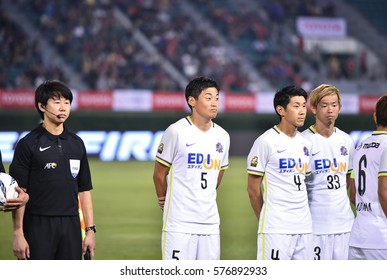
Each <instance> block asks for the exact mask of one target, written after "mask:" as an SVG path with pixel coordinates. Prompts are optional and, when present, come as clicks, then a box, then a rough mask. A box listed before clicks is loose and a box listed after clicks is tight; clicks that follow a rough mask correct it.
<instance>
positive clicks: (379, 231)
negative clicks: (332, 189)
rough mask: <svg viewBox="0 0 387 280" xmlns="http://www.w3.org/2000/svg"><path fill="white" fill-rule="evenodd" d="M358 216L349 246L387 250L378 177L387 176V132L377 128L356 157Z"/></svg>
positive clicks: (384, 216)
mask: <svg viewBox="0 0 387 280" xmlns="http://www.w3.org/2000/svg"><path fill="white" fill-rule="evenodd" d="M353 170H354V179H355V184H356V212H357V215H356V218H355V222H354V223H353V227H352V232H351V236H350V240H349V245H350V246H352V247H357V248H364V249H387V217H386V215H385V214H384V212H383V209H382V207H381V205H380V202H379V197H378V177H379V176H387V132H384V131H374V132H373V133H372V135H371V136H369V137H368V138H366V139H365V140H363V141H362V142H361V144H360V145H359V146H358V147H357V148H356V151H355V154H354V157H353Z"/></svg>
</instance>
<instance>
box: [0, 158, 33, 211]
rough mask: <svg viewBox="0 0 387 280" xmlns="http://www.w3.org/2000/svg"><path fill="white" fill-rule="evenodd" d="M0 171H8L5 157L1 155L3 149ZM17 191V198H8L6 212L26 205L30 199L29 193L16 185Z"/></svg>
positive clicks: (4, 207)
mask: <svg viewBox="0 0 387 280" xmlns="http://www.w3.org/2000/svg"><path fill="white" fill-rule="evenodd" d="M0 172H2V173H6V172H5V168H4V165H3V157H2V156H1V151H0ZM16 191H17V193H18V197H17V198H8V199H7V200H6V202H5V204H4V206H3V211H4V212H9V211H13V210H16V209H17V208H19V207H21V206H23V205H25V204H26V203H27V201H28V199H29V196H28V194H27V193H26V192H25V191H24V190H22V189H21V188H20V187H16Z"/></svg>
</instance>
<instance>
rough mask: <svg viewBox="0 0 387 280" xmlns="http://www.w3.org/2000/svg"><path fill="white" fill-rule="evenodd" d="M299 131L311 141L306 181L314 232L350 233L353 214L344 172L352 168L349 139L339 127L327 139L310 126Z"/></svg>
mask: <svg viewBox="0 0 387 280" xmlns="http://www.w3.org/2000/svg"><path fill="white" fill-rule="evenodd" d="M302 134H303V136H305V137H306V138H308V139H309V140H311V141H312V150H311V157H312V161H311V170H312V174H311V176H309V177H308V178H307V181H306V183H307V187H308V197H309V207H310V211H311V213H312V220H313V233H314V234H339V233H346V232H350V231H351V228H352V224H353V219H354V215H353V211H352V209H351V205H350V202H349V197H348V194H347V174H348V173H349V172H351V171H352V156H353V152H354V149H355V148H354V144H353V141H352V138H351V137H350V136H349V135H348V134H346V133H345V132H343V131H341V130H340V129H338V128H335V129H334V132H333V134H332V135H331V136H330V137H328V138H327V137H324V136H322V135H321V134H319V133H317V132H316V130H315V129H314V127H313V126H311V127H309V128H308V129H307V130H305V131H303V132H302Z"/></svg>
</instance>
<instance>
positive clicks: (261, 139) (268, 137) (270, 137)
mask: <svg viewBox="0 0 387 280" xmlns="http://www.w3.org/2000/svg"><path fill="white" fill-rule="evenodd" d="M280 135H281V132H280V131H279V130H277V129H276V128H275V127H271V128H269V129H268V130H266V131H264V132H263V133H262V134H261V135H258V137H257V138H256V139H255V141H254V145H268V146H270V145H271V144H273V143H274V142H275V141H276V139H278V137H280Z"/></svg>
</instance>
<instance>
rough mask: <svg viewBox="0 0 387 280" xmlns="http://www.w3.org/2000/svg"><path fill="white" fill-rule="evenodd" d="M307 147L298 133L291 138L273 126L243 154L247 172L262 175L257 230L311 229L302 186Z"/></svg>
mask: <svg viewBox="0 0 387 280" xmlns="http://www.w3.org/2000/svg"><path fill="white" fill-rule="evenodd" d="M310 147H311V143H310V141H309V140H307V139H306V138H304V137H303V136H302V135H301V133H299V132H297V135H296V136H295V137H293V138H291V137H289V136H287V135H286V134H284V133H283V132H281V131H280V130H279V128H278V127H277V126H274V127H273V128H271V129H269V130H267V131H266V132H265V133H263V134H262V135H261V136H260V137H258V138H257V139H256V140H255V142H254V144H253V146H252V148H251V150H250V153H249V155H248V157H247V172H248V173H249V174H252V175H258V176H263V179H262V186H261V188H262V190H263V201H264V203H263V206H262V210H261V214H260V218H259V225H258V233H278V234H304V233H311V232H312V218H311V215H310V211H309V206H308V196H307V192H306V186H305V176H306V173H308V172H309V171H308V165H309V153H310Z"/></svg>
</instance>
